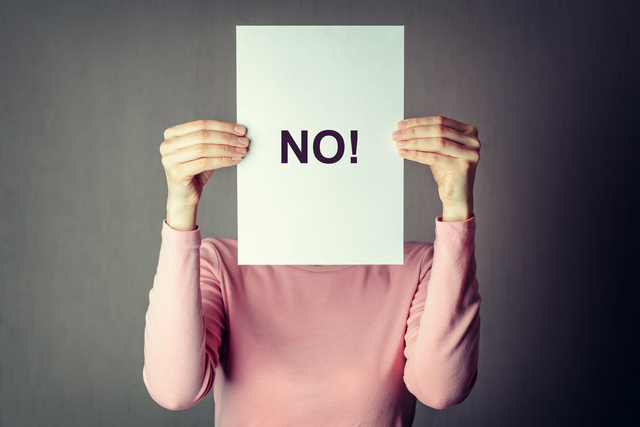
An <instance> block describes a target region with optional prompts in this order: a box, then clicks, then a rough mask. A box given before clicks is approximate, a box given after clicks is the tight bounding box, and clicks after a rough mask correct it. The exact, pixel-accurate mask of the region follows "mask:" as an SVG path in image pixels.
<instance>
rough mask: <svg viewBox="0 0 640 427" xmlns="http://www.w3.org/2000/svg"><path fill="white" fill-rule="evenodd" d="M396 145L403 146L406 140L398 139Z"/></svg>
mask: <svg viewBox="0 0 640 427" xmlns="http://www.w3.org/2000/svg"><path fill="white" fill-rule="evenodd" d="M396 145H397V146H398V147H404V146H405V145H407V141H398V142H396Z"/></svg>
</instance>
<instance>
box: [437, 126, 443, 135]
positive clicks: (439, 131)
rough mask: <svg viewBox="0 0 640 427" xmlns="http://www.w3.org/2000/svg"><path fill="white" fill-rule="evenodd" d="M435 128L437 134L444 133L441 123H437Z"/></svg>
mask: <svg viewBox="0 0 640 427" xmlns="http://www.w3.org/2000/svg"><path fill="white" fill-rule="evenodd" d="M436 130H437V131H438V133H439V134H441V135H444V134H445V127H444V125H442V124H439V125H438V127H437V128H436Z"/></svg>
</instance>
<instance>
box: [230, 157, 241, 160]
mask: <svg viewBox="0 0 640 427" xmlns="http://www.w3.org/2000/svg"><path fill="white" fill-rule="evenodd" d="M231 160H242V157H232V158H231Z"/></svg>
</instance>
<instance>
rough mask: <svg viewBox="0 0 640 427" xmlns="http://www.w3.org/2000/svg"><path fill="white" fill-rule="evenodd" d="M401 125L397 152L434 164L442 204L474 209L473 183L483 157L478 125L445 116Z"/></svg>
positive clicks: (415, 159)
mask: <svg viewBox="0 0 640 427" xmlns="http://www.w3.org/2000/svg"><path fill="white" fill-rule="evenodd" d="M398 129H399V130H397V131H395V132H394V133H393V134H392V138H393V139H394V140H396V146H397V147H398V154H399V155H400V156H402V157H404V158H405V159H408V160H413V161H415V162H418V163H423V164H426V165H429V166H430V167H431V173H433V178H434V179H435V180H436V183H437V184H438V194H439V196H440V200H442V204H443V206H445V208H446V207H455V208H458V207H465V208H467V209H468V210H469V212H473V183H474V179H475V172H476V167H477V165H478V162H479V161H480V140H479V139H478V129H477V128H476V127H474V126H471V125H468V124H465V123H462V122H459V121H456V120H453V119H449V118H447V117H442V116H430V117H420V118H412V119H407V120H403V121H401V122H399V123H398Z"/></svg>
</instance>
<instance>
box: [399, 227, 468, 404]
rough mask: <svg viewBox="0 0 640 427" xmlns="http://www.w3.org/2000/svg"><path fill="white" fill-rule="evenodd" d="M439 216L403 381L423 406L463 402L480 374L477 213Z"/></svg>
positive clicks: (412, 315)
mask: <svg viewBox="0 0 640 427" xmlns="http://www.w3.org/2000/svg"><path fill="white" fill-rule="evenodd" d="M441 218H442V217H438V218H437V219H436V239H435V241H434V244H433V246H432V247H431V248H429V250H428V251H427V253H426V254H425V258H424V260H423V267H422V268H423V270H422V271H421V280H420V283H419V285H418V289H417V291H416V294H415V295H414V298H413V301H412V304H411V309H410V312H409V319H408V320H407V331H406V334H405V351H404V355H405V357H406V359H407V361H406V364H405V369H404V381H405V384H406V386H407V388H408V389H409V391H410V392H411V393H413V394H414V395H415V396H416V397H417V398H418V400H420V401H421V402H422V403H423V404H425V405H427V406H430V407H432V408H435V409H444V408H448V407H451V406H454V405H457V404H459V403H461V402H462V401H463V400H464V399H465V398H466V397H467V395H469V393H470V392H471V390H472V389H473V386H474V385H475V382H476V378H477V373H478V354H479V344H480V314H479V313H480V302H481V297H480V294H479V293H478V281H477V279H476V262H475V255H474V252H475V240H474V239H475V216H472V217H471V218H470V219H469V220H466V221H458V222H442V221H441Z"/></svg>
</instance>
